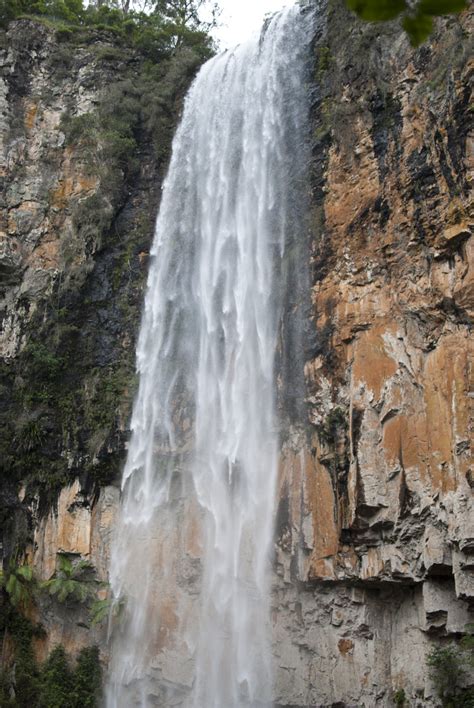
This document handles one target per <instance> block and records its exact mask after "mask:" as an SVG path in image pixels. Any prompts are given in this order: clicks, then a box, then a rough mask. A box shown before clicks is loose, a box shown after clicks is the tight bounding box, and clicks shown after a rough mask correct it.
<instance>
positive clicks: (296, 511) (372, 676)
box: [0, 3, 474, 706]
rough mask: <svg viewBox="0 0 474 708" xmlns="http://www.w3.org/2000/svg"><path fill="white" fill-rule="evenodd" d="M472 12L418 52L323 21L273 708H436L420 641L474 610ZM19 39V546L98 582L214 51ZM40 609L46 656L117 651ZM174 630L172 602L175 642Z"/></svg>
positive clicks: (11, 298)
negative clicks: (179, 58)
mask: <svg viewBox="0 0 474 708" xmlns="http://www.w3.org/2000/svg"><path fill="white" fill-rule="evenodd" d="M472 19H473V13H472V12H467V13H465V14H464V15H463V16H462V17H461V18H457V19H455V20H451V21H449V22H446V23H444V24H443V25H442V27H440V30H439V32H438V34H437V35H435V37H434V38H433V40H432V42H431V43H430V44H429V45H427V46H425V47H423V48H421V49H419V50H418V51H416V52H414V51H413V50H412V49H410V48H409V46H408V43H407V41H406V39H405V37H404V36H403V35H402V34H401V33H400V32H399V31H398V29H397V28H395V27H389V28H388V29H387V28H385V27H384V29H383V30H382V31H381V30H380V27H376V26H365V25H361V24H360V23H358V22H355V21H354V20H352V19H351V18H349V17H348V16H347V15H346V14H345V13H344V11H343V10H342V9H341V8H340V7H339V5H338V4H335V3H329V7H328V8H327V11H325V13H323V17H322V18H321V19H320V21H319V22H318V24H317V29H316V36H315V42H314V51H315V62H314V71H313V79H314V80H313V82H312V86H311V90H312V96H313V113H312V115H313V126H312V129H313V132H312V136H311V144H312V150H313V153H312V154H313V160H312V175H311V188H312V191H311V197H310V203H311V218H310V224H309V228H308V231H309V240H308V243H307V242H306V241H305V235H304V234H298V235H296V236H295V241H296V242H298V243H299V251H298V254H301V256H300V255H298V258H300V257H303V258H304V259H305V261H306V263H309V266H310V275H309V277H310V293H308V292H305V293H304V295H305V297H306V300H305V299H304V297H303V298H302V299H301V300H300V301H299V302H295V303H293V304H294V308H290V307H289V308H288V309H287V315H286V318H285V322H284V325H285V327H286V329H285V327H283V329H282V339H283V340H285V337H286V338H287V339H288V335H287V334H285V332H288V331H289V332H291V331H292V329H291V319H292V317H293V316H295V317H296V316H297V315H295V312H296V313H297V311H298V310H299V311H300V314H299V317H300V319H301V321H302V330H303V333H302V340H301V342H302V344H301V347H300V350H301V351H300V352H299V357H301V358H302V359H304V362H302V364H301V368H302V369H303V368H304V386H302V387H301V393H300V390H299V389H298V397H299V398H300V399H301V400H299V404H298V405H297V406H296V410H297V412H296V413H295V410H294V409H293V408H292V409H291V410H290V408H289V406H288V405H287V404H286V403H285V400H282V405H281V409H282V410H281V412H282V428H283V434H282V451H281V465H280V483H279V506H278V510H277V529H276V558H275V575H274V583H273V623H274V633H275V655H276V657H277V661H276V685H277V688H276V696H275V700H276V702H277V703H278V704H280V705H298V706H309V705H331V704H337V705H349V706H351V705H356V704H357V705H360V704H364V705H366V706H373V705H381V706H389V705H392V698H391V696H392V693H393V691H394V690H395V689H403V690H404V691H405V693H406V695H407V698H408V700H410V701H411V704H413V705H431V704H432V703H435V700H434V698H433V691H432V687H431V686H430V683H429V680H428V679H427V671H426V666H425V662H424V657H425V654H426V652H427V650H429V648H430V647H431V646H433V645H434V644H436V643H438V642H440V641H442V640H443V638H445V637H447V636H450V635H452V636H459V634H460V633H462V632H463V631H464V629H465V625H466V624H467V623H468V622H469V621H470V618H471V621H472V614H470V613H469V609H470V607H471V608H472V603H473V599H474V513H473V507H472V488H473V487H474V476H473V471H472V457H471V452H470V442H471V438H472V429H473V419H472V402H473V396H474V394H473V393H472V391H473V386H472V376H473V374H472V349H471V350H470V347H472V341H471V340H470V339H469V332H470V326H471V324H472V316H473V312H472V310H473V304H474V289H473V270H472V268H473V266H472V254H473V241H472V236H471V234H472V228H473V217H472V204H470V201H469V200H470V199H472V195H471V193H470V189H471V187H472V168H473V153H472V145H473V142H472V112H470V104H469V100H470V96H469V85H470V81H471V80H472V71H473V64H472V60H469V57H470V54H472V52H470V47H469V37H468V36H469V32H470V31H471V32H472ZM25 40H26V41H25ZM2 56H3V60H2V61H3V65H2V66H3V73H2V77H3V84H2V87H3V88H2V90H1V92H0V100H1V102H2V107H1V111H0V114H1V122H2V136H3V146H2V148H3V167H2V179H3V180H4V184H5V190H4V197H3V200H4V201H3V203H2V205H1V206H2V220H1V228H2V232H3V233H2V235H1V238H2V241H1V251H0V269H1V270H0V272H1V276H2V294H3V296H4V306H3V307H4V309H3V332H4V335H3V339H2V343H3V344H2V346H3V349H2V354H3V357H4V358H3V365H2V367H3V368H2V385H3V388H4V391H5V393H6V394H7V395H9V403H7V404H2V405H4V408H3V410H2V414H3V416H4V420H5V426H4V430H5V433H4V434H3V439H2V447H3V451H4V454H3V459H4V465H5V471H4V475H5V482H4V483H2V490H1V494H2V499H1V501H2V513H3V515H4V517H5V518H8V520H9V521H10V523H9V524H8V525H5V530H4V552H5V554H6V555H8V553H9V552H10V551H11V548H12V546H13V544H15V543H18V542H19V541H20V542H23V543H26V544H27V546H28V547H29V549H30V551H29V552H30V553H31V554H32V555H33V559H34V563H35V567H36V571H37V574H38V576H39V577H42V578H47V577H50V575H51V573H52V572H53V571H54V567H55V563H56V554H57V553H58V552H67V553H71V554H77V555H78V556H81V557H84V558H88V559H90V560H91V562H92V563H93V564H94V565H95V567H96V569H97V573H98V577H100V578H103V579H105V578H106V576H107V567H108V553H109V540H110V535H111V533H112V531H113V523H114V517H115V513H116V510H117V505H118V499H119V492H118V488H117V481H118V475H119V471H120V463H121V459H122V457H123V451H124V444H125V440H126V425H127V421H128V415H129V411H130V398H131V392H132V391H133V374H132V372H133V351H134V339H135V335H136V331H137V324H138V320H139V312H140V305H141V300H142V294H143V283H144V274H145V272H146V260H147V251H148V248H149V246H150V242H151V237H152V223H153V217H154V213H155V211H156V209H157V206H158V201H159V189H160V180H161V176H162V172H163V167H164V164H165V161H166V157H167V154H168V149H169V142H170V135H171V127H172V124H173V116H176V105H177V101H178V99H179V96H180V95H182V90H183V87H184V86H185V85H186V83H187V82H188V81H189V78H190V76H191V74H192V72H193V70H194V68H195V66H196V60H195V58H194V59H193V58H192V57H187V58H186V61H184V63H183V64H182V65H180V67H181V68H180V69H179V70H178V68H177V67H176V66H175V65H173V64H172V63H171V64H170V65H169V66H167V67H166V71H163V72H162V74H161V75H160V76H158V77H156V76H154V77H153V78H150V76H146V77H145V79H143V81H142V82H141V83H140V85H139V86H138V87H137V86H136V85H135V84H134V81H133V80H132V77H133V76H135V75H136V74H137V72H138V73H140V72H142V68H143V60H142V59H141V58H140V56H138V55H137V54H136V53H134V52H133V51H131V50H124V49H123V47H121V46H118V45H117V43H114V41H112V40H110V39H107V38H104V36H103V35H101V34H100V33H98V34H97V36H95V38H92V40H90V42H89V43H87V44H84V43H83V44H81V43H80V42H79V43H78V46H77V47H76V48H75V50H74V53H73V55H72V54H71V53H70V47H69V45H68V44H67V43H63V44H61V43H59V42H58V38H57V36H56V35H55V34H54V32H53V31H51V30H50V29H48V28H45V27H43V26H41V25H38V24H37V23H33V22H30V21H26V20H23V21H20V22H17V23H13V24H12V25H11V29H10V30H9V32H8V35H7V38H6V42H5V49H4V50H3V55H2ZM140 75H142V74H141V73H140ZM152 81H153V82H155V83H153V84H152V86H153V92H156V90H157V85H159V88H160V91H162V92H163V93H164V98H163V100H162V101H161V102H160V101H159V102H158V105H157V107H156V111H155V113H154V116H155V118H154V121H152V123H150V121H151V118H150V116H149V114H148V113H146V112H145V113H144V112H143V102H145V103H146V102H147V101H149V98H150V93H149V87H150V82H152ZM169 84H171V85H172V89H171V88H170V87H169ZM147 92H148V93H147ZM160 95H161V94H160ZM137 102H138V104H140V105H141V106H142V108H141V109H140V111H137V109H136V105H137ZM134 106H135V108H134ZM471 111H472V109H471ZM115 112H117V113H118V114H119V118H120V120H119V123H118V124H114V125H113V126H112V127H111V122H110V121H111V114H114V113H115ZM137 112H138V115H139V117H136V116H137ZM84 115H85V116H86V118H82V119H81V118H80V116H84ZM147 116H148V119H147ZM130 125H131V126H132V129H131V132H127V126H130ZM470 131H471V132H470ZM111 133H114V135H111ZM127 140H128V141H131V142H129V143H127V142H126V141H127ZM97 156H98V157H97ZM134 157H137V158H138V160H137V161H136V162H135V161H134V159H133V158H134ZM305 249H307V251H306V250H305ZM304 270H305V269H304V268H302V272H303V271H304ZM296 271H297V268H296ZM302 277H303V276H302ZM302 282H303V281H302ZM305 288H306V286H305ZM297 290H298V289H297ZM306 290H307V289H306ZM299 291H301V287H300V288H299ZM309 295H310V297H309ZM309 300H310V302H309ZM287 325H288V326H287ZM286 345H288V346H287V348H288V350H291V346H290V343H288V342H287V343H286ZM286 345H285V342H283V345H282V346H283V349H285V346H286ZM282 361H284V357H283V358H282ZM303 364H304V367H303ZM287 369H291V361H290V362H289V364H288V362H286V365H285V366H283V365H282V370H281V372H280V377H279V381H280V383H281V387H282V390H283V391H286V389H287V388H288V384H285V381H284V380H283V381H282V379H284V378H285V375H286V374H285V372H286V370H287ZM292 385H293V384H292ZM295 386H297V384H295ZM303 389H304V390H303ZM282 398H285V397H284V396H283V397H282ZM303 399H304V400H303ZM302 403H304V406H303V405H302ZM20 482H27V484H26V486H25V487H22V488H21V493H20V496H18V494H17V492H18V488H19V487H18V484H19V483H20ZM192 523H193V520H192V519H191V520H190V519H188V523H187V527H189V528H190V527H191V526H192ZM188 530H189V529H188ZM190 533H191V532H190ZM191 535H194V534H191ZM192 545H193V544H192V543H191V544H187V545H186V544H184V548H185V550H183V551H182V554H181V555H182V556H183V557H182V558H181V560H182V561H183V565H185V564H186V562H187V561H189V563H188V565H189V564H191V565H192V563H191V561H192V560H193V559H194V556H198V555H199V552H198V549H197V550H196V549H195V548H194V549H193V548H191V546H192ZM188 546H189V547H188ZM178 560H179V559H178ZM190 567H191V566H190ZM42 603H43V604H42V605H41V607H40V608H39V611H40V616H41V620H42V621H43V623H44V624H45V626H46V629H47V630H48V632H49V634H48V638H47V641H46V642H44V640H43V645H42V647H40V648H39V649H38V651H39V652H40V653H43V654H44V653H45V652H46V651H47V648H48V646H52V645H53V644H54V643H56V642H58V641H61V642H63V643H64V644H65V645H66V646H67V647H68V648H69V649H70V650H71V651H74V650H75V649H76V648H77V647H79V646H81V645H83V644H90V643H91V642H92V640H93V641H102V642H103V644H104V647H105V637H104V636H103V630H100V629H94V630H87V629H86V628H85V627H83V626H82V627H81V626H78V624H77V623H78V622H79V625H81V624H84V611H83V610H80V609H78V610H77V611H75V612H76V615H74V614H71V613H69V614H68V613H65V612H64V611H63V610H61V609H60V608H57V607H55V606H54V605H49V604H47V603H46V602H45V601H42ZM81 613H82V614H81ZM63 615H64V616H63ZM167 617H168V619H167ZM175 624H176V616H175V615H174V613H173V611H172V610H170V611H169V612H168V613H167V614H166V613H165V614H164V616H163V628H162V629H163V636H164V637H168V636H170V635H172V632H173V628H174V626H175ZM168 625H169V626H168ZM91 632H92V634H93V636H91ZM167 647H168V642H167V641H164V642H163V646H162V647H161V649H160V651H161V652H162V654H163V655H165V654H166V652H167V651H168V649H167ZM104 651H105V649H104ZM166 661H168V663H169V656H168V659H167V660H166V657H165V660H164V662H162V663H163V665H165V666H166Z"/></svg>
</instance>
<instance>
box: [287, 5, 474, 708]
mask: <svg viewBox="0 0 474 708" xmlns="http://www.w3.org/2000/svg"><path fill="white" fill-rule="evenodd" d="M471 27H472V12H471V13H470V14H469V13H465V14H464V15H463V16H462V18H460V19H459V21H458V20H456V21H452V22H451V23H450V25H449V27H446V26H444V29H443V31H440V32H439V34H438V35H437V36H436V38H435V39H434V41H433V42H432V44H431V45H430V46H429V47H424V48H422V49H420V50H418V51H417V52H413V51H412V50H411V49H410V48H409V47H408V46H407V43H406V40H405V38H404V37H403V36H402V35H401V34H400V33H399V32H398V31H397V30H396V29H395V28H393V29H388V30H386V31H385V30H384V33H383V35H380V34H379V31H378V30H377V29H375V28H372V27H369V28H367V27H364V28H361V27H360V26H359V25H355V24H353V23H350V22H349V23H344V19H343V15H342V14H339V11H337V10H334V9H333V10H332V11H331V10H330V11H329V16H328V24H327V26H326V28H325V30H323V31H322V36H321V38H319V39H318V41H317V43H316V45H315V46H316V57H317V88H316V97H315V101H316V106H315V111H314V115H315V124H314V130H315V132H314V163H313V175H314V177H313V185H314V186H313V189H314V191H313V202H312V205H313V220H314V230H313V233H314V240H313V244H312V267H313V271H312V313H313V314H312V324H313V327H314V332H315V336H314V338H313V341H314V351H313V353H312V356H309V357H308V359H307V361H306V364H305V379H306V391H307V395H306V401H307V405H308V416H309V424H308V425H307V426H304V427H303V428H301V427H300V429H298V427H297V426H294V425H293V426H290V431H292V432H290V434H289V435H288V439H287V442H286V444H285V445H284V447H283V450H282V462H281V477H280V508H279V513H278V517H277V518H278V528H277V533H278V541H277V548H278V550H277V561H278V574H279V577H280V581H279V582H278V583H277V588H278V589H277V594H276V597H277V598H278V600H279V602H278V603H277V604H276V606H275V612H276V613H277V615H278V616H282V617H283V620H282V621H281V620H277V628H278V630H279V631H281V634H280V635H279V642H278V646H279V647H284V649H281V667H282V670H283V671H289V672H290V675H291V676H293V678H292V681H294V682H295V684H296V685H298V687H299V688H298V691H301V693H300V694H299V697H298V699H296V697H294V696H293V697H290V695H289V694H288V692H287V690H285V685H287V682H286V681H285V679H283V678H282V680H281V691H282V696H283V697H284V698H280V701H281V703H282V704H285V702H286V703H295V704H298V705H310V704H317V705H319V704H324V705H326V704H331V703H332V702H334V701H342V702H343V703H344V704H349V705H356V704H357V705H360V704H361V702H362V703H363V704H364V705H375V704H377V705H391V704H392V703H391V694H392V691H393V690H395V689H400V688H403V689H404V691H405V693H406V696H407V700H408V701H409V702H410V705H428V704H429V700H430V698H429V697H430V695H431V694H430V686H429V682H428V683H427V682H426V670H425V663H424V662H425V654H426V652H427V651H428V648H429V645H430V642H431V641H432V640H433V637H446V636H449V635H453V636H454V635H459V633H462V632H463V631H465V628H466V625H467V624H468V622H469V621H471V622H472V613H470V612H469V610H470V609H471V610H472V606H473V603H474V555H473V538H474V526H473V521H474V505H473V496H472V487H473V485H472V469H471V468H472V450H471V443H472V431H473V424H474V418H473V396H474V394H473V391H472V384H473V379H472V361H473V359H472V338H470V337H471V328H472V322H473V314H474V313H473V306H474V275H473V249H474V245H473V244H474V241H473V239H472V230H473V226H474V220H473V212H472V179H473V172H472V168H473V153H472V120H471V119H470V117H469V82H470V80H471V79H472V71H473V65H472V61H470V59H469V50H468V46H469V42H466V43H465V39H466V37H467V35H468V33H469V31H470V30H469V28H471ZM459 47H463V49H461V50H460V51H458V50H459ZM295 586H296V587H300V588H304V590H302V591H301V592H295V590H294V588H295ZM290 597H291V600H290ZM316 607H317V608H318V609H317V610H316V609H315V608H316ZM295 617H296V618H297V620H295ZM313 634H314V638H312V637H313ZM285 636H286V639H285V638H284V637H285ZM321 646H324V649H323V650H322V649H321ZM302 657H304V658H302ZM315 657H316V658H315ZM302 665H303V666H304V668H303V669H302ZM283 675H284V674H283ZM292 681H290V682H289V683H290V684H291V683H292Z"/></svg>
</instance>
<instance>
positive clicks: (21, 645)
mask: <svg viewBox="0 0 474 708" xmlns="http://www.w3.org/2000/svg"><path fill="white" fill-rule="evenodd" d="M101 585H102V584H101V583H99V582H98V581H97V580H96V579H95V576H94V574H93V568H92V566H91V565H90V564H89V563H87V562H85V561H77V562H75V563H74V562H73V561H71V560H70V559H69V558H67V557H66V556H65V555H64V554H59V558H58V569H57V571H56V573H55V575H54V577H53V578H52V579H51V580H50V581H47V582H46V583H42V584H40V585H38V583H37V582H36V580H35V578H34V575H33V570H32V568H31V566H29V565H27V564H23V565H15V564H14V563H13V562H11V563H10V565H9V567H8V570H7V571H6V572H5V573H3V572H2V573H1V574H0V591H1V598H0V632H1V633H2V636H3V642H2V661H1V664H2V667H3V669H2V671H1V672H0V708H7V706H8V707H11V708H23V707H25V708H64V707H65V706H68V708H83V707H86V708H87V707H88V708H94V706H98V705H100V692H101V666H100V661H99V650H98V648H97V647H95V646H94V647H86V648H84V649H82V650H81V651H80V653H79V655H78V657H77V662H76V666H75V668H71V666H70V662H69V660H68V657H67V656H66V653H65V651H64V648H63V647H61V646H58V647H55V648H54V649H53V651H52V652H51V654H50V655H49V657H48V658H47V660H46V661H45V663H44V664H43V665H42V666H38V665H37V662H36V659H35V656H34V651H33V640H34V639H42V638H44V636H45V632H44V629H43V628H42V626H41V625H39V624H35V623H34V622H33V621H32V620H31V619H29V617H28V616H27V614H26V613H29V610H30V609H31V607H32V604H33V601H34V598H35V596H36V594H37V592H38V591H39V590H43V589H44V590H47V591H49V593H51V594H52V595H54V596H55V597H56V598H57V599H58V601H59V602H66V601H68V600H69V601H72V602H75V603H76V604H83V603H86V602H89V601H90V600H91V599H93V598H94V597H96V594H97V589H98V587H100V586H101ZM7 645H9V646H11V649H13V656H10V652H11V649H9V652H8V655H7V654H6V652H5V647H6V646H7Z"/></svg>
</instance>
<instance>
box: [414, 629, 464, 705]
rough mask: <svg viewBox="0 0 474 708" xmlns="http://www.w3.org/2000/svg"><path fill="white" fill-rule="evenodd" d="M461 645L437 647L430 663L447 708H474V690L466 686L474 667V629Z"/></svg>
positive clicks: (431, 674) (433, 676) (432, 674)
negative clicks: (466, 680) (467, 678)
mask: <svg viewBox="0 0 474 708" xmlns="http://www.w3.org/2000/svg"><path fill="white" fill-rule="evenodd" d="M467 630H468V634H466V635H465V636H464V637H463V639H462V640H461V641H460V642H459V643H458V644H448V645H447V646H443V647H435V648H434V649H432V650H431V652H430V653H429V654H428V656H427V659H426V663H427V665H428V667H429V675H430V678H431V680H432V682H433V685H434V687H435V690H436V693H437V694H438V697H439V698H440V700H441V705H442V706H443V708H473V707H474V687H473V686H471V687H466V686H465V679H466V677H467V676H469V670H472V667H473V666H474V633H473V630H474V626H473V625H469V626H468V627H467Z"/></svg>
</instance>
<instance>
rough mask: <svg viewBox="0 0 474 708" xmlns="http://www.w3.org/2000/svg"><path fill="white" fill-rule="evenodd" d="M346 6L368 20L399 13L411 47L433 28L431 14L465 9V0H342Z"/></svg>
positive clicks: (379, 19)
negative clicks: (411, 0) (412, 0)
mask: <svg viewBox="0 0 474 708" xmlns="http://www.w3.org/2000/svg"><path fill="white" fill-rule="evenodd" d="M346 3H347V6H348V7H349V8H350V9H351V10H354V12H356V13H357V14H358V15H359V17H361V18H362V19H363V20H367V21H369V22H384V21H387V20H394V19H395V18H397V17H399V16H400V15H401V16H402V25H403V28H404V30H405V31H406V33H407V34H408V36H409V38H410V41H411V43H412V45H413V46H414V47H418V46H419V45H420V44H421V43H422V42H424V41H425V40H426V39H427V38H428V37H429V35H430V34H431V32H432V30H433V18H434V17H439V16H441V15H451V14H456V13H458V12H461V11H462V10H465V9H466V8H467V6H468V0H418V2H417V3H416V4H415V5H414V6H413V4H412V3H409V2H408V1H407V0H346Z"/></svg>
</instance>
